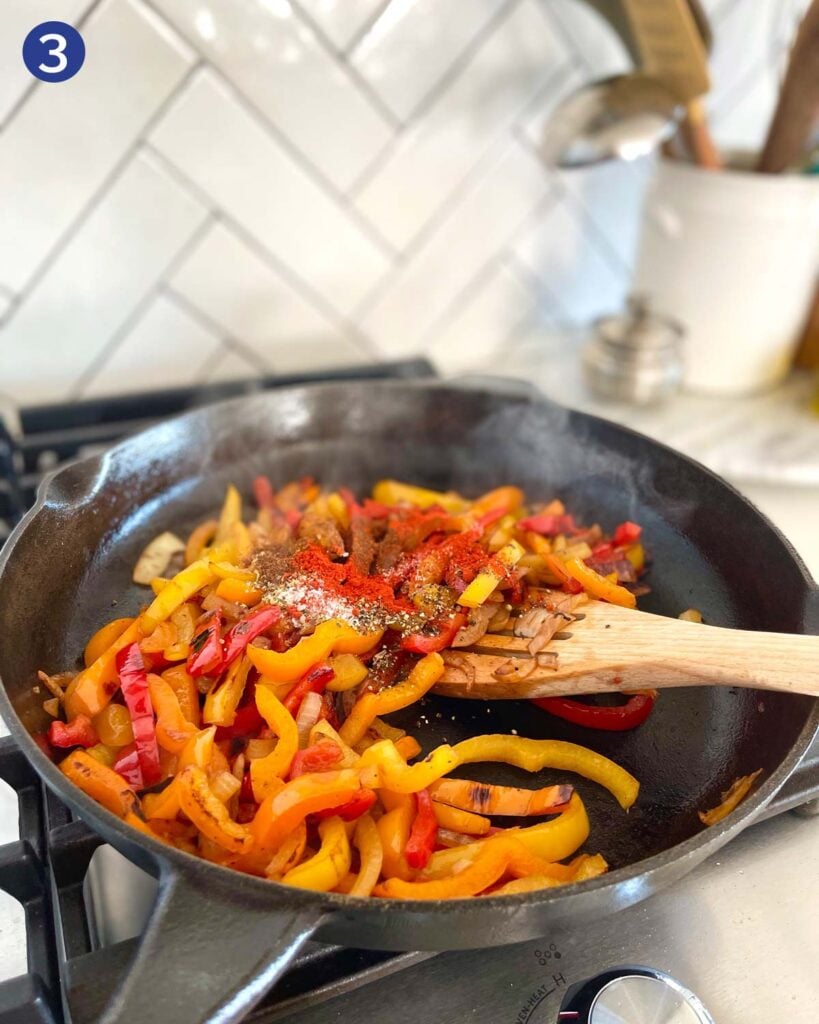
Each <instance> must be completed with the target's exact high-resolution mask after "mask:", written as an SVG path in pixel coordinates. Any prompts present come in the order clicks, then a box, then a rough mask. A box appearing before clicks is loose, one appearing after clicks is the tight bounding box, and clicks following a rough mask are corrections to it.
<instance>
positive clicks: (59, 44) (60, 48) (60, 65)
mask: <svg viewBox="0 0 819 1024" xmlns="http://www.w3.org/2000/svg"><path fill="white" fill-rule="evenodd" d="M40 42H41V43H55V44H56V45H55V46H53V47H52V48H51V49H50V50H48V56H49V57H56V58H57V63H56V64H40V65H39V69H40V71H44V72H45V73H46V74H49V75H59V73H60V72H61V71H65V69H66V67H67V66H68V58H67V57H66V55H65V48H66V46H67V45H68V43H67V41H66V38H65V36H61V35H60V34H59V33H58V32H47V33H46V34H45V35H44V36H40Z"/></svg>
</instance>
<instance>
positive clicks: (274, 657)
mask: <svg viewBox="0 0 819 1024" xmlns="http://www.w3.org/2000/svg"><path fill="white" fill-rule="evenodd" d="M383 635H384V631H383V630H377V631H376V632H374V633H358V632H357V631H356V630H355V629H353V627H352V626H349V625H348V624H347V623H346V622H342V621H341V619H329V620H328V621H327V622H322V623H321V624H320V625H318V626H316V628H315V630H314V632H313V633H312V635H311V636H306V637H303V638H302V639H301V640H299V642H298V643H297V644H296V646H295V647H291V648H290V650H289V651H284V652H283V653H279V652H278V651H265V650H262V649H261V648H260V647H254V646H253V644H251V645H250V646H249V647H248V649H247V654H248V657H249V658H250V660H251V662H252V663H253V666H254V668H256V669H257V670H258V671H259V673H260V674H261V675H263V676H265V677H267V678H268V679H272V680H275V682H277V683H295V682H296V680H297V679H301V678H302V676H304V675H305V673H306V672H308V671H309V670H310V669H311V668H312V667H313V666H314V665H317V664H318V663H319V662H320V661H325V660H326V659H327V657H328V656H329V655H330V654H331V652H333V651H335V652H336V653H337V654H363V653H364V652H365V651H369V650H370V649H371V648H372V647H375V645H376V644H377V643H378V641H379V640H380V639H381V637H382V636H383Z"/></svg>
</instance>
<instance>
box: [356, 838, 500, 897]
mask: <svg viewBox="0 0 819 1024" xmlns="http://www.w3.org/2000/svg"><path fill="white" fill-rule="evenodd" d="M442 852H449V851H442ZM509 858H510V850H509V843H508V841H507V842H505V843H504V842H499V841H498V840H486V842H485V844H484V846H483V847H482V848H481V849H480V850H479V851H478V853H477V855H476V856H475V858H474V860H473V861H472V862H471V863H470V864H468V865H467V866H466V867H465V868H464V869H463V871H459V872H458V873H457V874H454V875H450V876H449V877H446V878H436V879H430V880H427V881H422V882H407V881H404V880H403V879H401V878H390V879H388V880H387V881H386V882H384V883H383V884H382V885H379V886H376V888H375V890H374V894H375V895H376V896H389V897H392V898H394V899H405V900H446V899H458V898H463V897H465V896H476V895H477V894H478V893H479V892H483V890H484V889H487V888H489V886H490V885H494V883H495V882H497V881H498V879H500V878H502V877H503V875H504V874H505V873H506V869H507V868H508V866H509Z"/></svg>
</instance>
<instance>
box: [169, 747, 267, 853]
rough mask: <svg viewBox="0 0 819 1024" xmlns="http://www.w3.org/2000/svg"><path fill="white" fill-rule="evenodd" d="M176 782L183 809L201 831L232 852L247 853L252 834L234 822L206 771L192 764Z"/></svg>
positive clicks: (181, 773)
mask: <svg viewBox="0 0 819 1024" xmlns="http://www.w3.org/2000/svg"><path fill="white" fill-rule="evenodd" d="M176 779H177V782H178V784H179V785H178V791H179V803H180V806H181V807H182V810H183V811H184V813H185V814H186V815H187V816H188V817H189V818H190V820H191V821H192V822H193V823H194V825H196V827H197V828H198V829H199V831H200V832H201V833H202V834H203V835H205V836H207V838H208V839H210V841H211V842H212V843H216V844H217V846H221V847H222V849H223V850H227V851H228V852H229V853H246V852H247V851H248V850H249V849H250V847H251V846H252V844H253V840H252V839H251V836H250V833H249V832H248V830H247V829H246V828H245V827H244V826H243V825H239V824H237V823H236V822H235V821H233V820H232V818H231V817H230V815H229V814H228V812H227V809H226V807H225V805H224V804H223V803H222V801H221V800H219V799H218V797H217V796H216V795H215V794H214V792H213V790H212V789H211V788H210V784H209V783H208V777H207V775H206V774H205V772H204V771H202V769H201V768H198V767H197V766H196V765H188V767H187V768H183V769H182V771H181V772H180V773H179V775H177V776H176Z"/></svg>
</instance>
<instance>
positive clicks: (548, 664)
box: [535, 651, 558, 672]
mask: <svg viewBox="0 0 819 1024" xmlns="http://www.w3.org/2000/svg"><path fill="white" fill-rule="evenodd" d="M557 659H558V655H557V651H538V652H537V654H536V655H535V662H536V664H537V667H538V668H551V669H554V671H555V672H557Z"/></svg>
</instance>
